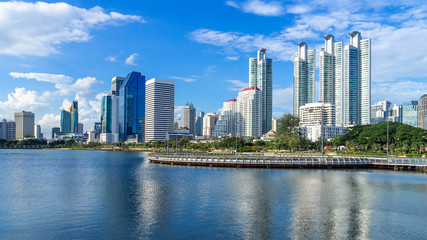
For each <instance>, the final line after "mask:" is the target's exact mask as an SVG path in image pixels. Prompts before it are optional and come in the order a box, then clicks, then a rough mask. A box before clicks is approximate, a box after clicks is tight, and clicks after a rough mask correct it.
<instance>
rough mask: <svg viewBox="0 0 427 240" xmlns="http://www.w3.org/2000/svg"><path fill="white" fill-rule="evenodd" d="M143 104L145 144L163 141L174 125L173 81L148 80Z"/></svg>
mask: <svg viewBox="0 0 427 240" xmlns="http://www.w3.org/2000/svg"><path fill="white" fill-rule="evenodd" d="M145 104H146V106H145V117H146V118H145V142H151V141H157V140H165V139H166V138H167V136H168V133H169V132H170V131H172V129H173V123H174V106H175V83H174V81H171V80H164V79H159V78H152V79H150V80H148V81H147V82H146V96H145Z"/></svg>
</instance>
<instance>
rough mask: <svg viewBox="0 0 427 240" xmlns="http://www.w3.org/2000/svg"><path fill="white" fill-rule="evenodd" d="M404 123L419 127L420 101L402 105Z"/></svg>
mask: <svg viewBox="0 0 427 240" xmlns="http://www.w3.org/2000/svg"><path fill="white" fill-rule="evenodd" d="M402 123H404V124H408V125H411V126H413V127H417V126H418V101H409V102H404V103H402Z"/></svg>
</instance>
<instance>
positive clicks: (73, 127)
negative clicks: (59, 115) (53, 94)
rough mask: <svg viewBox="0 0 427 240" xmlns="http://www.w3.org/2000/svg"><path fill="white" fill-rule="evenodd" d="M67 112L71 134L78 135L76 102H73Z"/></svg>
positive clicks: (77, 106) (77, 105) (77, 107)
mask: <svg viewBox="0 0 427 240" xmlns="http://www.w3.org/2000/svg"><path fill="white" fill-rule="evenodd" d="M68 112H69V113H70V116H71V132H72V133H78V130H79V104H78V101H73V103H72V104H71V106H70V108H69V109H68Z"/></svg>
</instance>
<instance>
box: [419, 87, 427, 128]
mask: <svg viewBox="0 0 427 240" xmlns="http://www.w3.org/2000/svg"><path fill="white" fill-rule="evenodd" d="M418 127H419V128H423V129H426V130H427V94H424V95H422V96H421V97H420V99H419V100H418Z"/></svg>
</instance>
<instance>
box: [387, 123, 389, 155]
mask: <svg viewBox="0 0 427 240" xmlns="http://www.w3.org/2000/svg"><path fill="white" fill-rule="evenodd" d="M388 131H389V127H388V116H387V162H388V161H389V160H388Z"/></svg>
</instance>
